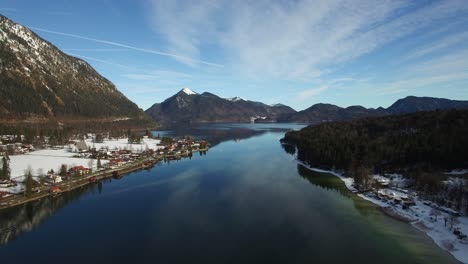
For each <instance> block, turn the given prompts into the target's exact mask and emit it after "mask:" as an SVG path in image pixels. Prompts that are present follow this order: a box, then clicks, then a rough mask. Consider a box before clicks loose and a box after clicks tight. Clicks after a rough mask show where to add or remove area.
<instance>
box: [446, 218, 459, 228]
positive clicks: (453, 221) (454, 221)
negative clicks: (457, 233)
mask: <svg viewBox="0 0 468 264" xmlns="http://www.w3.org/2000/svg"><path fill="white" fill-rule="evenodd" d="M459 223H460V221H458V217H456V216H453V215H450V217H449V225H450V230H452V229H453V227H454V226H456V225H458V224H459Z"/></svg>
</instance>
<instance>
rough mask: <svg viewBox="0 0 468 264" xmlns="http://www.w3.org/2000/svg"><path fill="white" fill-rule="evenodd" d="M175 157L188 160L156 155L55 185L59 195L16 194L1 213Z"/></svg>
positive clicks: (0, 201)
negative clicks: (149, 163)
mask: <svg viewBox="0 0 468 264" xmlns="http://www.w3.org/2000/svg"><path fill="white" fill-rule="evenodd" d="M208 149H209V148H205V149H197V150H193V151H192V152H193V153H196V152H200V151H208ZM174 157H177V158H186V156H183V155H177V154H174V155H155V156H154V157H152V158H146V159H143V160H138V161H135V162H133V163H131V164H128V166H123V167H120V168H117V169H110V170H102V171H99V172H97V173H93V174H89V175H86V176H81V177H79V178H77V179H74V180H73V182H68V181H64V182H62V183H60V184H57V185H55V186H57V187H60V189H61V190H60V191H59V192H57V193H51V192H49V190H50V189H51V188H52V187H42V188H41V189H40V192H37V193H33V194H32V195H31V197H25V196H22V195H20V194H15V195H12V196H8V197H6V198H2V199H0V211H2V210H6V209H9V208H13V207H16V206H20V205H22V204H26V203H29V202H33V201H36V200H40V199H43V198H47V197H49V196H50V197H53V196H57V195H60V194H62V193H66V192H69V191H72V190H74V189H76V188H79V187H82V186H85V185H88V184H94V183H97V182H99V181H101V180H104V179H108V178H112V177H114V173H117V174H118V175H119V176H120V177H124V176H125V175H126V174H129V173H132V172H135V171H138V170H144V169H147V167H145V164H144V163H145V162H146V161H148V160H154V161H155V162H154V163H153V166H154V164H156V163H158V162H160V161H161V160H163V159H164V158H174ZM92 177H95V180H93V181H91V180H90V179H91V178H92Z"/></svg>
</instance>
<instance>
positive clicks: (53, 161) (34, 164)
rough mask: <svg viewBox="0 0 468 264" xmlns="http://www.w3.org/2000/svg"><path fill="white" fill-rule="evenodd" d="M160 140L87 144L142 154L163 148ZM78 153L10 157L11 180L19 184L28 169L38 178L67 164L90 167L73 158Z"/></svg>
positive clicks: (52, 151) (64, 150) (87, 162)
mask: <svg viewBox="0 0 468 264" xmlns="http://www.w3.org/2000/svg"><path fill="white" fill-rule="evenodd" d="M159 142H160V140H158V139H151V138H147V137H145V138H143V139H142V143H141V144H128V138H119V139H111V140H104V142H103V143H93V142H92V140H91V139H86V140H85V143H86V145H87V146H88V147H95V148H96V149H100V148H106V147H107V148H108V149H109V150H121V149H128V150H132V151H134V152H142V151H145V150H146V149H153V150H157V149H159V148H161V147H160V146H158V145H157V144H159ZM75 155H77V153H74V152H70V151H68V149H67V148H60V149H44V150H38V151H33V152H30V153H27V154H24V155H15V156H10V169H11V178H12V179H13V180H16V181H17V182H22V181H23V180H24V174H25V173H24V172H25V171H26V170H27V169H28V168H31V169H32V174H33V176H35V177H37V176H38V175H39V174H46V173H47V171H49V170H51V169H53V170H54V171H56V172H57V171H59V169H60V166H61V165H62V164H65V165H67V166H68V168H70V167H73V166H84V167H89V165H90V160H91V159H87V158H75V157H73V156H75ZM107 162H108V161H107V160H101V164H102V165H104V164H106V163H107ZM96 166H97V162H96V160H93V162H92V168H93V170H96V169H97V168H96ZM21 188H22V184H21V183H19V184H18V186H16V187H11V188H0V191H6V192H12V193H18V192H20V191H21Z"/></svg>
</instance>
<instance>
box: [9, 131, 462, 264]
mask: <svg viewBox="0 0 468 264" xmlns="http://www.w3.org/2000/svg"><path fill="white" fill-rule="evenodd" d="M301 127H302V125H295V124H203V125H199V126H194V127H185V128H175V129H167V130H163V131H155V132H154V134H155V135H157V134H159V135H161V136H162V135H174V136H179V135H193V136H195V137H197V138H204V139H207V140H208V141H210V143H211V144H212V147H211V148H210V150H209V151H208V152H207V153H206V155H201V154H198V153H196V154H195V155H193V157H192V158H191V159H183V160H180V161H174V162H171V163H161V164H159V165H157V166H155V167H154V168H152V169H151V170H142V171H137V172H133V173H130V174H128V175H126V176H125V177H124V178H122V179H120V180H114V179H113V180H107V181H103V182H100V183H99V184H96V185H93V186H87V187H84V188H81V189H77V190H75V191H72V192H69V193H65V194H62V195H61V196H59V197H56V198H47V199H44V200H41V201H37V202H33V203H30V204H27V205H24V206H20V207H17V208H14V209H11V210H7V211H3V212H0V232H1V233H0V260H1V261H2V263H46V262H47V263H84V262H88V263H130V262H131V263H344V262H346V263H375V262H378V263H456V261H455V260H454V259H453V258H452V257H451V255H449V254H448V253H446V252H445V251H443V250H441V249H440V248H438V247H437V246H436V245H435V244H434V243H433V242H432V240H430V239H429V238H428V237H427V236H426V235H424V234H423V233H422V232H420V231H418V230H416V229H415V228H413V227H411V226H410V225H409V224H407V223H404V222H400V221H398V220H395V219H392V218H390V217H388V216H386V215H384V214H383V213H382V212H381V211H380V210H379V209H378V208H377V207H376V206H374V205H372V204H370V203H369V202H367V201H364V200H362V199H360V198H359V197H357V196H355V195H354V194H352V193H350V192H349V191H348V190H347V189H346V188H345V186H344V185H343V184H342V182H341V181H340V180H339V179H338V178H336V177H334V176H332V175H329V174H322V173H316V172H312V171H309V170H307V169H305V168H304V167H302V166H300V165H297V163H296V162H295V160H294V157H293V156H292V155H290V154H288V153H287V152H286V151H285V150H284V149H283V148H282V146H281V144H280V143H279V139H280V138H282V137H283V135H284V133H285V131H287V130H289V129H299V128H301Z"/></svg>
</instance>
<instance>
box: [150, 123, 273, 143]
mask: <svg viewBox="0 0 468 264" xmlns="http://www.w3.org/2000/svg"><path fill="white" fill-rule="evenodd" d="M168 130H170V131H171V134H169V135H170V136H175V137H179V136H192V137H194V138H196V139H203V140H207V141H208V142H210V144H211V147H213V146H216V145H218V144H220V143H222V142H225V141H230V140H234V141H239V140H244V139H248V138H251V137H254V136H259V135H262V134H264V133H266V132H268V131H270V130H269V129H265V130H256V129H249V128H242V127H228V126H226V127H220V126H195V127H191V126H177V127H170V128H169V129H168ZM154 134H156V135H157V134H158V132H154Z"/></svg>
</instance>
